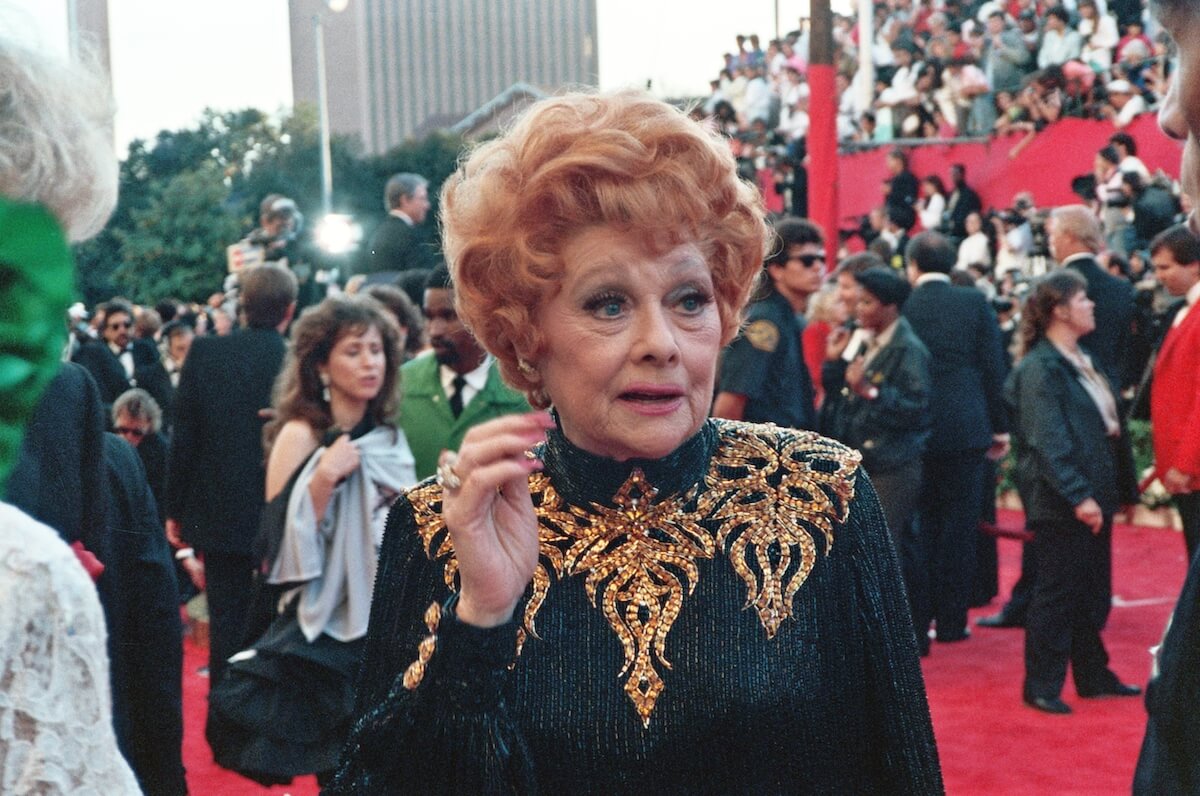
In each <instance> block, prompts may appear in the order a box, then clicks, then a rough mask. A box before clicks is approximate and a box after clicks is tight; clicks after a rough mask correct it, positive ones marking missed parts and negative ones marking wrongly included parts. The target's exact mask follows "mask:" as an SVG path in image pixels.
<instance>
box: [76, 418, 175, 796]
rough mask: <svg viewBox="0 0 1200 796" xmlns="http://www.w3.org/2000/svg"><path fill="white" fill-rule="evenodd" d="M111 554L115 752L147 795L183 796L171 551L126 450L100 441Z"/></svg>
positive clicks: (106, 587)
mask: <svg viewBox="0 0 1200 796" xmlns="http://www.w3.org/2000/svg"><path fill="white" fill-rule="evenodd" d="M104 469H105V475H106V486H107V487H108V512H107V517H108V527H109V530H110V532H111V534H112V555H111V557H110V559H109V560H108V561H107V562H106V564H107V568H106V569H105V571H104V574H103V575H102V576H101V577H100V580H99V582H98V583H97V584H96V585H97V588H98V589H99V590H100V597H101V600H102V601H103V602H104V605H105V609H106V610H105V619H106V620H107V622H108V632H109V643H108V650H109V657H110V658H111V660H112V669H111V676H112V690H113V725H114V728H115V730H116V735H117V745H118V746H119V747H120V749H121V753H122V754H123V755H125V759H126V760H128V761H129V765H130V767H131V768H133V771H134V773H135V774H137V778H138V784H139V785H141V787H142V790H143V791H144V792H145V793H146V794H149V795H152V796H183V794H186V793H187V781H186V780H185V778H184V769H183V683H182V676H183V626H182V623H181V622H180V620H179V601H178V594H179V589H178V586H177V585H176V581H175V572H174V562H173V561H172V556H171V548H170V546H169V545H168V544H167V540H166V538H165V537H164V536H163V533H162V524H161V523H160V522H159V519H158V508H157V506H156V504H155V501H154V495H153V493H152V492H151V491H150V485H149V483H147V481H146V472H145V470H144V469H143V467H142V462H141V460H140V459H139V458H138V454H137V453H136V452H135V451H134V450H133V448H132V447H131V446H130V445H129V444H127V443H126V442H125V440H123V439H121V438H120V437H118V436H117V435H116V434H105V435H104Z"/></svg>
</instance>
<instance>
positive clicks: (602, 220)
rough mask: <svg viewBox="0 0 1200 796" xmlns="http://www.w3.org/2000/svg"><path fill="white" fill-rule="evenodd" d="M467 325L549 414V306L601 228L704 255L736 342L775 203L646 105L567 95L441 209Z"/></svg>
mask: <svg viewBox="0 0 1200 796" xmlns="http://www.w3.org/2000/svg"><path fill="white" fill-rule="evenodd" d="M441 208H442V211H441V212H442V226H443V236H444V250H445V253H446V260H447V263H448V265H449V268H450V272H451V275H452V277H453V280H454V289H455V304H456V306H457V311H458V314H459V317H460V318H461V319H462V320H463V321H464V322H465V323H466V324H467V325H468V326H469V327H470V329H471V331H472V332H473V333H474V334H475V336H476V337H477V338H478V339H479V341H480V343H481V344H482V345H483V346H484V347H485V348H486V349H487V350H488V351H490V352H491V353H492V354H493V355H495V357H496V359H497V360H498V361H499V364H500V370H501V374H502V375H503V376H504V380H505V381H507V382H508V383H509V384H511V385H513V386H514V387H515V388H517V389H519V390H522V391H524V392H525V393H526V395H528V396H529V399H530V401H531V402H532V403H533V404H534V405H537V406H543V407H544V406H545V405H546V404H547V397H546V396H545V395H544V394H543V393H541V392H540V386H541V385H540V382H539V381H538V380H537V375H536V374H535V373H522V372H521V370H520V368H518V366H517V363H518V358H519V357H523V358H525V359H528V360H535V359H536V358H537V357H538V355H539V354H540V353H541V352H542V350H543V348H544V346H545V343H546V341H545V340H544V339H543V337H542V335H541V330H540V329H539V327H538V325H537V312H538V308H539V307H540V306H541V304H542V302H543V301H545V300H547V299H549V298H550V297H552V296H553V295H554V294H555V292H556V291H557V290H558V287H559V284H560V282H561V278H562V274H563V270H564V268H565V264H564V263H563V261H562V259H561V257H560V256H559V252H560V251H561V250H562V247H563V246H564V245H565V244H566V242H567V241H568V240H570V238H571V237H572V236H574V235H576V234H578V233H580V232H582V231H583V230H585V229H587V228H589V227H595V226H607V227H612V228H615V229H617V230H619V231H621V232H624V233H632V234H635V235H638V236H639V237H640V238H641V239H642V240H644V241H645V245H646V246H647V248H648V249H649V250H651V251H654V252H656V253H662V252H665V251H668V250H670V249H672V248H674V247H676V246H679V245H681V244H683V243H687V242H692V243H695V244H697V246H698V247H699V248H700V250H701V252H702V253H703V254H704V255H705V257H706V258H707V261H708V264H709V267H710V268H711V269H712V276H713V286H714V289H715V293H716V300H717V308H718V311H719V313H720V318H721V329H722V342H728V341H729V340H732V339H733V337H734V335H735V334H736V333H737V329H738V326H739V324H740V322H741V311H742V308H743V307H744V306H745V304H746V302H747V301H748V300H749V298H750V295H751V293H752V291H753V289H754V287H755V282H756V278H757V276H758V274H759V273H760V272H761V270H762V262H763V257H764V255H765V253H766V248H767V245H768V241H769V240H770V237H769V235H770V233H769V229H768V227H767V225H766V221H765V217H764V211H763V204H762V199H761V197H760V196H759V193H758V191H757V190H756V189H755V188H754V187H753V186H751V185H749V184H747V183H744V182H742V181H741V180H740V179H738V176H737V170H736V166H735V163H734V159H733V156H732V154H731V153H730V151H729V146H728V144H727V143H725V142H724V141H723V140H722V139H720V138H719V137H717V136H716V135H715V134H713V133H709V132H708V131H706V130H705V129H704V128H703V127H701V126H700V125H699V124H697V123H696V122H694V121H692V120H691V119H689V118H687V116H686V115H685V114H684V113H683V112H682V111H680V110H678V109H676V108H674V107H672V106H670V105H668V104H666V103H664V102H660V101H659V100H656V99H653V98H652V97H650V96H649V95H647V94H644V93H641V92H635V91H622V92H618V93H613V94H567V95H564V96H560V97H555V98H551V99H547V100H543V101H542V102H539V103H537V104H536V105H534V106H533V107H532V108H530V109H529V111H527V112H526V113H525V115H524V116H523V117H522V118H521V120H520V121H519V122H518V123H517V124H516V125H515V126H514V127H513V128H512V130H510V131H509V132H508V133H507V134H506V135H504V136H503V137H501V138H499V139H496V140H493V141H490V142H487V143H484V144H482V145H480V146H479V147H477V148H476V149H475V150H474V151H473V152H472V153H471V154H470V156H469V157H468V158H467V159H466V160H465V162H464V163H463V164H462V165H461V167H460V168H459V170H458V172H457V173H455V174H454V175H452V176H451V177H450V179H449V180H447V181H446V184H445V185H444V187H443V188H442V198H441Z"/></svg>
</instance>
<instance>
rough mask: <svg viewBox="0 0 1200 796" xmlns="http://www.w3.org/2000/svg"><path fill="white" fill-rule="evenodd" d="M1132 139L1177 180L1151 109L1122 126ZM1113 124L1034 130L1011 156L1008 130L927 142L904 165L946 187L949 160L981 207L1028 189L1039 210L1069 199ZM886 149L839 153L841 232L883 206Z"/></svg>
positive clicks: (1084, 122) (1152, 165) (1173, 152)
mask: <svg viewBox="0 0 1200 796" xmlns="http://www.w3.org/2000/svg"><path fill="white" fill-rule="evenodd" d="M1125 130H1126V132H1128V133H1129V134H1130V135H1132V136H1133V138H1134V140H1135V141H1137V144H1138V157H1140V158H1141V159H1142V160H1143V161H1144V162H1145V164H1146V166H1147V167H1149V169H1150V172H1151V173H1154V172H1156V171H1158V170H1159V169H1162V170H1163V171H1164V172H1166V173H1167V174H1168V175H1170V176H1171V178H1172V179H1178V178H1179V158H1180V154H1181V153H1182V151H1183V145H1182V143H1181V142H1179V141H1174V140H1172V139H1170V138H1168V137H1167V136H1165V135H1164V134H1163V133H1162V131H1160V130H1159V129H1158V120H1157V117H1156V115H1155V114H1153V113H1146V114H1142V115H1141V116H1139V117H1138V118H1136V119H1134V121H1133V123H1132V124H1130V125H1129V126H1128V127H1126V128H1125ZM1114 131H1115V128H1114V127H1113V125H1112V123H1111V122H1107V121H1094V120H1090V119H1062V120H1061V121H1059V122H1058V123H1056V124H1054V125H1052V126H1050V127H1048V128H1046V129H1045V130H1043V131H1041V132H1040V133H1038V134H1037V135H1036V136H1035V137H1034V139H1033V140H1032V141H1031V142H1030V143H1029V145H1028V146H1026V147H1025V148H1024V149H1023V150H1022V151H1021V152H1020V153H1019V154H1017V155H1016V156H1015V157H1010V155H1009V153H1010V151H1011V150H1012V148H1013V147H1014V146H1016V145H1017V143H1018V142H1019V141H1020V140H1021V139H1022V138H1023V137H1024V135H1023V134H1014V135H1011V136H1007V137H1004V138H993V139H991V140H990V141H987V142H981V143H963V144H944V145H941V144H927V145H924V146H918V147H912V148H908V149H907V150H906V151H907V152H908V153H909V167H910V168H911V169H912V171H913V173H914V174H916V175H917V177H918V179H919V178H922V177H925V176H927V175H929V174H937V175H939V176H940V177H941V178H942V180H943V181H944V182H945V183H946V187H947V189H949V188H950V165H951V164H952V163H962V164H963V165H965V166H966V167H967V184H968V185H970V186H971V187H972V188H974V189H975V190H976V191H978V192H979V195H980V197H981V198H982V199H983V206H984V208H988V207H995V208H1004V207H1011V206H1012V201H1013V197H1014V196H1015V195H1016V194H1017V193H1019V192H1021V191H1032V192H1033V196H1034V202H1035V204H1036V205H1037V206H1038V207H1054V206H1057V205H1065V204H1074V203H1076V202H1078V201H1080V199H1079V197H1077V196H1076V195H1075V194H1073V193H1072V192H1071V180H1072V179H1074V178H1075V177H1078V176H1079V175H1081V174H1091V173H1092V164H1093V162H1094V161H1095V158H1096V153H1097V152H1099V151H1100V149H1101V148H1103V147H1104V146H1105V145H1106V144H1107V143H1108V139H1109V137H1110V136H1111V135H1112V134H1113V132H1114ZM889 149H890V148H889V147H887V146H883V147H879V148H878V149H873V150H870V151H867V152H856V153H853V154H845V155H840V156H839V157H838V171H839V183H840V185H841V191H839V204H838V213H839V217H840V219H841V221H840V226H841V228H842V229H851V228H856V227H857V226H858V220H859V218H861V217H862V216H863V215H865V214H866V213H867V212H869V211H870V210H871V208H873V207H878V206H879V205H881V204H882V203H883V195H884V188H883V181H884V180H885V179H886V178H887V176H888V171H887V164H886V162H885V159H886V157H887V153H888V151H889Z"/></svg>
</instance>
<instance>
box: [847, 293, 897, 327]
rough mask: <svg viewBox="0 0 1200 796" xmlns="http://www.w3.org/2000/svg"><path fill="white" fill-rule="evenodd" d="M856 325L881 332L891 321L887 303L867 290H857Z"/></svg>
mask: <svg viewBox="0 0 1200 796" xmlns="http://www.w3.org/2000/svg"><path fill="white" fill-rule="evenodd" d="M856 314H857V316H858V325H859V326H861V327H863V328H864V329H869V330H870V331H872V332H876V333H878V332H882V331H883V330H884V329H886V328H887V326H888V324H890V323H891V322H892V318H891V317H890V314H889V313H888V312H887V305H885V304H884V303H883V302H882V301H880V300H879V299H877V298H876V297H875V294H873V293H871V292H870V291H869V290H862V289H860V290H859V291H858V307H857V313H856Z"/></svg>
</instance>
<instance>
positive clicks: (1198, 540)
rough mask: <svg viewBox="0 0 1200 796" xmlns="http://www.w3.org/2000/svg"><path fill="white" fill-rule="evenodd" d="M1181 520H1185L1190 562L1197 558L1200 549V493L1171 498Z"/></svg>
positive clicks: (1185, 541)
mask: <svg viewBox="0 0 1200 796" xmlns="http://www.w3.org/2000/svg"><path fill="white" fill-rule="evenodd" d="M1171 500H1172V501H1173V502H1174V503H1175V509H1176V510H1177V511H1178V512H1179V519H1181V520H1183V543H1184V544H1185V545H1187V554H1188V561H1191V560H1192V559H1193V558H1195V557H1196V548H1197V547H1200V492H1185V493H1184V494H1182V495H1175V496H1174V497H1172V498H1171Z"/></svg>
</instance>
